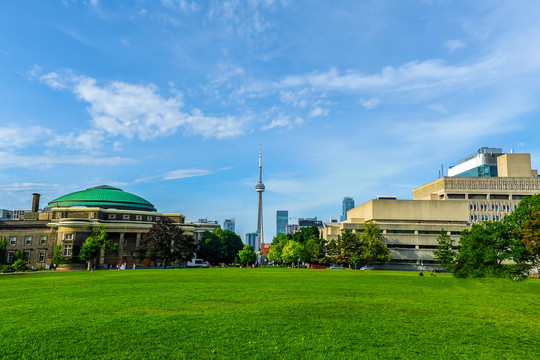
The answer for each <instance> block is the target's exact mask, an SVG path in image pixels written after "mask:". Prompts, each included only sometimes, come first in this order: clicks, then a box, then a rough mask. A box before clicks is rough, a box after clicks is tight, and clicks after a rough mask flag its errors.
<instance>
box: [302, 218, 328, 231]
mask: <svg viewBox="0 0 540 360" xmlns="http://www.w3.org/2000/svg"><path fill="white" fill-rule="evenodd" d="M309 226H316V227H323V223H322V221H320V220H317V217H314V218H299V219H298V227H299V228H303V227H309Z"/></svg>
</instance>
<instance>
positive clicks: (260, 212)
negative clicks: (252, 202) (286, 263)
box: [254, 148, 265, 251]
mask: <svg viewBox="0 0 540 360" xmlns="http://www.w3.org/2000/svg"><path fill="white" fill-rule="evenodd" d="M264 189H265V188H264V184H263V182H262V150H261V149H260V148H259V182H258V183H257V185H255V191H256V192H257V193H258V194H259V201H258V207H257V233H258V234H259V235H260V237H259V239H260V242H261V243H263V244H264V232H263V208H262V193H263V192H264ZM254 249H255V248H254ZM255 251H258V248H257V249H255Z"/></svg>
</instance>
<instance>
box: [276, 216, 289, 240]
mask: <svg viewBox="0 0 540 360" xmlns="http://www.w3.org/2000/svg"><path fill="white" fill-rule="evenodd" d="M288 224H289V211H288V210H277V211H276V235H277V234H285V231H286V227H287V225H288Z"/></svg>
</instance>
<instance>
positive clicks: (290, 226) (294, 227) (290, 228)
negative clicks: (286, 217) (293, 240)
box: [285, 224, 299, 235]
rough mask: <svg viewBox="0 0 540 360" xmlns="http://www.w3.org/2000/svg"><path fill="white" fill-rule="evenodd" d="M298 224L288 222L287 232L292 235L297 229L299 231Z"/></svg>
mask: <svg viewBox="0 0 540 360" xmlns="http://www.w3.org/2000/svg"><path fill="white" fill-rule="evenodd" d="M298 229H299V228H298V224H287V225H286V226H285V234H286V235H292V234H294V232H295V231H298Z"/></svg>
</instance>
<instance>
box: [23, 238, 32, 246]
mask: <svg viewBox="0 0 540 360" xmlns="http://www.w3.org/2000/svg"><path fill="white" fill-rule="evenodd" d="M24 245H32V237H31V236H25V237H24Z"/></svg>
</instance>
